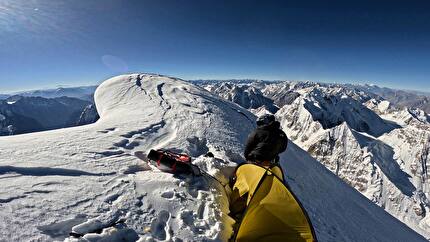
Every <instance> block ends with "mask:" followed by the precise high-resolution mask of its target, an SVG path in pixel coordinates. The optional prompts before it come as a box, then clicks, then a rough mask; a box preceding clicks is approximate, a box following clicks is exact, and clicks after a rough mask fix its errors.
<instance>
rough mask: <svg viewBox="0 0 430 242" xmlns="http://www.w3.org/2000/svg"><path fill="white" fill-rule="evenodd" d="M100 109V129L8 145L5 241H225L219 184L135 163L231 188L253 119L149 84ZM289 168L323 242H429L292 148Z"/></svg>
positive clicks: (160, 81)
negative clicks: (199, 173) (190, 160)
mask: <svg viewBox="0 0 430 242" xmlns="http://www.w3.org/2000/svg"><path fill="white" fill-rule="evenodd" d="M95 101H96V106H97V110H98V112H99V114H100V120H99V121H98V122H97V123H95V124H90V125H87V126H81V127H74V128H68V129H61V130H54V131H47V132H42V133H35V134H25V135H17V136H11V137H0V180H1V184H2V189H1V190H0V218H1V219H0V240H6V241H30V240H40V241H53V240H67V241H79V240H80V241H97V240H104V241H120V240H123V241H136V240H139V241H227V239H228V238H229V236H230V235H231V231H232V227H231V225H232V223H233V222H234V221H233V220H232V219H231V218H230V217H229V216H228V215H227V214H228V197H227V195H226V193H225V191H224V189H223V188H222V186H221V185H220V184H219V183H218V182H217V181H215V180H214V179H212V178H209V177H207V176H203V177H192V176H181V175H177V176H173V175H172V174H168V173H162V172H160V171H157V170H156V169H155V168H154V167H151V166H150V165H148V164H145V163H144V162H143V161H141V160H140V159H138V158H137V157H136V156H135V155H134V154H135V152H139V151H143V152H147V151H148V150H149V149H151V148H161V147H163V148H171V149H174V150H177V151H182V152H187V153H189V154H191V155H192V156H193V157H195V160H194V163H195V164H196V165H197V166H199V167H200V168H201V169H203V170H206V171H208V173H210V174H212V175H214V176H216V177H217V178H218V179H219V180H220V181H221V182H222V183H226V182H227V177H228V176H229V175H230V174H231V172H232V171H233V167H234V166H235V164H236V163H238V162H242V161H243V158H242V155H241V154H242V152H243V143H244V141H245V139H246V137H247V134H248V133H249V132H250V131H251V130H252V129H253V128H254V120H255V116H253V114H251V113H250V112H248V111H247V110H245V109H243V108H241V107H239V106H237V105H236V104H233V103H231V102H228V101H223V100H221V99H220V98H218V97H216V96H215V95H213V94H211V93H209V92H207V91H206V90H204V89H203V88H199V87H196V86H194V85H192V84H190V83H187V82H183V81H181V80H178V79H175V78H169V77H165V76H160V75H152V74H133V75H123V76H118V77H115V78H112V79H109V80H107V81H105V82H104V83H103V84H102V85H100V86H99V88H98V89H97V91H96V93H95ZM208 151H210V152H212V153H213V154H214V155H215V158H208V157H203V156H202V155H203V154H205V153H206V152H208ZM281 158H282V166H283V169H284V170H285V172H286V177H287V182H288V184H289V185H290V186H291V188H292V190H293V191H294V192H295V193H296V195H297V196H298V197H299V198H300V200H301V201H302V202H303V204H304V206H305V207H306V209H307V211H308V213H309V215H310V217H311V219H312V222H313V224H314V226H315V229H316V232H317V236H318V239H319V241H425V239H424V238H423V237H421V236H420V235H418V234H416V233H415V232H414V231H412V230H411V229H409V228H408V227H407V226H405V225H404V224H403V223H401V222H399V221H398V220H396V219H395V218H393V217H392V216H391V215H389V214H388V213H386V212H385V211H384V210H383V209H381V208H379V207H378V206H376V205H374V204H373V203H371V202H370V201H368V200H367V199H366V198H365V197H364V196H362V195H360V194H359V193H358V192H356V191H355V190H354V189H352V188H350V187H349V186H348V185H347V184H345V183H344V182H343V181H341V180H340V179H339V178H338V177H336V176H335V175H333V174H332V173H331V172H330V171H328V170H327V169H326V168H325V167H324V166H322V165H321V164H319V163H318V162H317V161H316V160H314V159H313V158H311V157H310V156H309V155H308V154H307V153H306V152H305V151H303V150H301V149H300V148H299V147H297V146H295V145H294V144H293V143H291V144H290V146H289V148H288V151H287V152H286V153H284V155H283V156H282V157H281ZM72 231H73V232H74V233H78V234H85V235H84V237H83V238H81V239H76V238H73V237H69V235H68V234H69V232H72Z"/></svg>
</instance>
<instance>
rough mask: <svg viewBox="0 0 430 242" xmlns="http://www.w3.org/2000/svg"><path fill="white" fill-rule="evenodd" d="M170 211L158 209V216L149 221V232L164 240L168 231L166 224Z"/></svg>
mask: <svg viewBox="0 0 430 242" xmlns="http://www.w3.org/2000/svg"><path fill="white" fill-rule="evenodd" d="M169 218H170V213H169V212H168V211H166V210H162V211H160V213H158V216H157V217H156V218H155V219H154V220H153V221H152V223H151V234H152V236H153V237H154V238H156V239H159V240H165V239H166V238H167V233H168V230H169V228H168V225H167V222H168V221H169Z"/></svg>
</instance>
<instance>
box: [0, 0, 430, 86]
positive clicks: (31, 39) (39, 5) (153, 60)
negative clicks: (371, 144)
mask: <svg viewBox="0 0 430 242" xmlns="http://www.w3.org/2000/svg"><path fill="white" fill-rule="evenodd" d="M429 13H430V2H429V1H424V0H423V1H367V0H362V1H320V0H315V1H235V0H225V1H209V0H196V1H175V0H163V1H158V0H157V1H156V0H154V1H146V0H143V1H139V0H127V1H122V0H0V92H7V91H15V90H24V89H35V88H46V87H55V86H58V85H69V86H76V85H87V84H95V83H99V82H101V81H102V80H104V79H107V78H109V77H111V76H115V75H118V74H122V73H130V72H155V73H161V74H166V75H171V76H176V77H180V78H183V79H231V78H236V79H240V78H253V79H254V78H255V79H265V80H275V79H276V80H283V79H287V80H312V81H326V82H345V83H372V84H377V85H380V86H388V87H393V88H404V89H415V90H421V91H430V81H429V76H430V14H429Z"/></svg>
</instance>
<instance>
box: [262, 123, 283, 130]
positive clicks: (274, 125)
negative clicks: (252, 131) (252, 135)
mask: <svg viewBox="0 0 430 242" xmlns="http://www.w3.org/2000/svg"><path fill="white" fill-rule="evenodd" d="M279 127H281V124H280V123H279V122H278V121H274V122H272V123H270V124H267V125H260V126H258V127H257V129H279Z"/></svg>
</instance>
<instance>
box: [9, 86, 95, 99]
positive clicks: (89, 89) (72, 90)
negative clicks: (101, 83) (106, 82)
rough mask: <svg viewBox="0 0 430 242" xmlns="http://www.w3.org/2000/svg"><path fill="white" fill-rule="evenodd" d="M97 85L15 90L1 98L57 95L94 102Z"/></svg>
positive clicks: (51, 96) (55, 96)
mask: <svg viewBox="0 0 430 242" xmlns="http://www.w3.org/2000/svg"><path fill="white" fill-rule="evenodd" d="M96 88H97V86H82V87H59V88H55V89H41V90H33V91H22V92H14V93H10V94H0V99H6V98H8V97H10V96H15V95H19V96H23V97H43V98H57V97H73V98H79V99H82V100H87V101H91V102H93V101H92V100H93V94H94V91H95V90H96Z"/></svg>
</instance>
